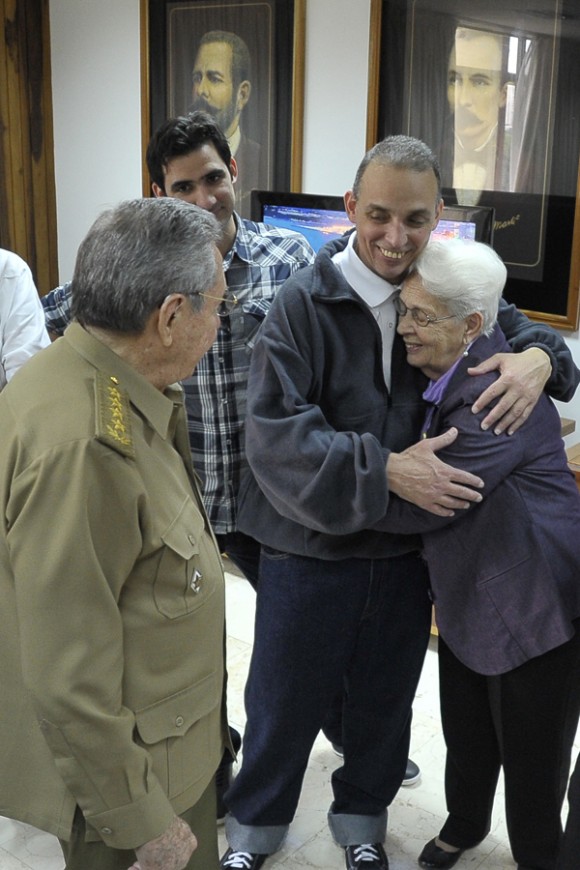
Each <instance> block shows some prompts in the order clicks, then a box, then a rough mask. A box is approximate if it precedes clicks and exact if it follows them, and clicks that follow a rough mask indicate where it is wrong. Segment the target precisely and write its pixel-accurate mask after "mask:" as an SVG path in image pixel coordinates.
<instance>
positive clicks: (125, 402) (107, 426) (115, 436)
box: [96, 371, 135, 459]
mask: <svg viewBox="0 0 580 870" xmlns="http://www.w3.org/2000/svg"><path fill="white" fill-rule="evenodd" d="M96 404H97V407H96V428H97V431H96V436H97V439H98V440H99V441H102V442H103V444H107V445H108V446H109V447H112V448H113V449H114V450H117V451H118V452H119V453H122V454H123V456H128V457H129V458H130V459H134V458H135V445H134V444H133V436H132V433H131V403H130V401H129V395H128V393H127V392H126V391H125V390H123V389H122V388H121V387H120V386H119V382H118V381H117V378H115V377H114V375H106V374H105V373H104V372H100V371H97V374H96Z"/></svg>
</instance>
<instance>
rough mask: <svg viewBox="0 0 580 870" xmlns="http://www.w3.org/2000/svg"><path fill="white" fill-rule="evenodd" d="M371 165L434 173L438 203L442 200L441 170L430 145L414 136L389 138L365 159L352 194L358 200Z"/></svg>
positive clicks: (380, 143)
mask: <svg viewBox="0 0 580 870" xmlns="http://www.w3.org/2000/svg"><path fill="white" fill-rule="evenodd" d="M370 163H381V164H383V165H385V166H396V167H397V168H398V169H410V170H411V171H412V172H429V171H431V172H433V174H434V176H435V179H436V181H437V202H439V200H440V199H441V169H440V168H439V161H438V160H437V158H436V157H435V155H434V153H433V152H432V151H431V149H430V148H429V146H428V145H426V144H425V143H424V142H422V141H421V140H420V139H415V138H413V136H387V138H386V139H383V140H382V141H381V142H378V143H377V144H376V145H375V146H374V147H373V148H371V149H370V151H367V153H366V154H365V156H364V157H363V159H362V161H361V163H360V166H359V168H358V169H357V172H356V176H355V179H354V184H353V186H352V192H353V194H354V198H355V199H358V196H359V192H360V185H361V181H362V177H363V175H364V173H365V170H366V168H367V166H368V165H369V164H370Z"/></svg>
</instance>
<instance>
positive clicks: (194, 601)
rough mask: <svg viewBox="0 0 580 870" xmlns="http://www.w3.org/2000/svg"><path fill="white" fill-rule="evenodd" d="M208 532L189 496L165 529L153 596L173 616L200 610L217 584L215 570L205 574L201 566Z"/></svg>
mask: <svg viewBox="0 0 580 870" xmlns="http://www.w3.org/2000/svg"><path fill="white" fill-rule="evenodd" d="M204 535H207V532H206V531H205V523H204V519H203V517H202V515H201V514H200V512H199V511H198V510H197V508H196V507H195V505H194V504H193V502H192V501H190V500H189V499H186V500H185V502H184V503H183V505H182V506H181V509H180V511H179V513H178V514H177V516H176V517H175V519H174V520H173V521H172V522H171V523H170V525H169V526H168V527H167V528H166V529H165V530H164V531H163V532H161V540H162V542H163V547H162V549H161V552H160V556H159V562H158V566H157V572H156V576H155V580H154V582H153V597H154V599H155V605H156V607H157V609H158V610H159V612H160V613H162V614H163V615H164V616H167V617H169V618H170V619H176V618H178V617H180V616H185V615H186V614H188V613H192V612H193V611H194V610H197V609H198V608H199V607H201V606H202V605H203V604H204V603H205V601H207V598H208V596H209V595H211V593H212V591H213V589H214V587H215V578H213V577H212V576H210V575H211V573H212V572H206V574H208V576H204V573H203V570H202V566H201V557H200V553H201V552H203V551H204V549H205V548H204V547H203V546H202V537H203V536H204Z"/></svg>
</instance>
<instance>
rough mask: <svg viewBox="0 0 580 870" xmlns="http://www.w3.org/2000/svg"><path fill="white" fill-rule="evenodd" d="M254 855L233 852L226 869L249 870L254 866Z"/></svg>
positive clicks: (225, 865)
mask: <svg viewBox="0 0 580 870" xmlns="http://www.w3.org/2000/svg"><path fill="white" fill-rule="evenodd" d="M252 861H253V855H252V853H251V852H232V854H231V855H230V856H229V858H228V860H227V861H226V863H225V864H224V867H231V868H232V870H234V868H238V870H249V868H250V867H251V866H252Z"/></svg>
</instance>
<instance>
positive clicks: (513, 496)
mask: <svg viewBox="0 0 580 870" xmlns="http://www.w3.org/2000/svg"><path fill="white" fill-rule="evenodd" d="M506 350H509V346H508V345H507V344H506V342H505V339H504V337H503V334H502V332H501V330H499V329H497V328H496V330H495V332H494V333H493V334H492V335H491V336H490V337H489V338H486V337H483V336H482V337H481V338H479V339H478V340H477V341H476V342H475V343H474V344H473V345H472V347H471V349H470V352H469V357H468V358H467V359H464V360H461V362H460V363H459V366H458V367H457V369H456V371H455V372H454V374H453V376H452V378H451V381H450V383H449V385H448V387H447V390H446V392H445V395H444V396H443V399H442V401H441V404H440V405H439V406H438V407H437V408H436V409H435V412H434V415H433V419H432V422H431V425H430V427H429V432H428V434H429V436H430V437H431V436H435V435H438V434H441V432H444V431H446V430H447V429H448V428H449V427H450V426H456V427H457V428H458V429H459V433H460V434H459V437H458V438H457V440H456V441H455V442H454V444H452V445H451V446H450V447H448V448H447V449H445V450H442V451H440V452H439V453H438V456H439V458H440V459H442V460H443V461H445V462H448V463H449V464H451V465H453V466H455V467H456V468H463V469H467V470H469V471H471V472H473V473H474V474H477V475H479V476H480V477H481V478H482V479H483V480H484V481H485V489H484V490H483V496H484V498H483V501H482V502H481V504H479V505H476V506H472V507H471V508H469V510H467V511H457V512H456V515H455V517H454V518H453V519H444V518H441V517H435V516H434V515H433V514H429V513H427V512H426V511H422V510H421V509H420V508H418V507H416V506H414V505H411V504H409V503H408V502H405V501H403V500H402V499H399V498H397V497H396V496H393V497H392V498H391V500H390V503H389V510H388V512H387V516H386V520H385V521H384V522H382V523H381V524H380V527H381V528H385V529H389V530H390V531H398V532H403V533H405V532H417V531H421V532H424V534H423V544H424V555H425V558H426V559H427V563H428V565H429V575H430V578H431V585H432V589H433V598H434V602H435V607H436V614H437V626H438V628H439V632H440V634H441V636H442V637H443V638H444V640H445V642H446V643H447V645H448V646H449V647H450V649H451V650H452V651H453V653H454V654H455V655H456V656H457V658H458V659H460V661H462V662H463V664H465V665H467V667H469V668H471V669H472V670H474V671H477V672H478V673H482V674H500V673H504V672H505V671H509V670H512V669H513V668H515V667H517V666H518V665H521V664H523V663H524V662H525V661H527V660H528V659H531V658H534V657H535V656H538V655H541V654H542V653H545V652H547V651H548V650H551V649H553V648H555V647H557V646H559V645H560V644H562V643H564V642H565V641H566V640H568V639H569V638H570V637H572V635H573V634H574V627H573V626H572V620H573V619H575V618H577V617H578V616H580V534H579V531H580V494H579V493H578V489H577V487H576V483H575V481H574V478H573V476H572V474H571V473H570V471H569V470H568V466H567V463H566V454H565V451H564V446H563V442H562V437H561V434H560V429H561V424H560V418H559V416H558V413H557V411H556V409H555V407H554V405H553V404H552V402H551V401H550V399H549V398H548V397H547V396H542V397H541V398H540V401H539V402H538V404H537V405H536V408H535V409H534V411H533V412H532V414H531V416H530V418H529V420H528V421H527V422H526V423H525V425H524V426H523V427H522V428H521V429H519V430H518V431H517V432H516V433H515V434H514V435H512V436H508V435H500V436H497V435H494V434H493V433H492V432H490V431H487V432H484V431H483V430H482V429H481V427H480V422H481V419H482V417H483V416H484V415H483V414H478V415H475V414H472V412H471V405H472V404H473V402H474V401H475V399H476V398H477V396H478V395H479V394H480V393H481V388H482V386H487V385H488V384H489V383H491V382H492V381H493V380H495V377H496V375H495V373H492V374H489V375H484V376H482V377H481V378H473V377H471V376H470V375H468V374H467V373H466V369H467V367H468V366H472V365H477V364H478V363H480V362H481V361H482V360H484V359H487V358H488V357H490V356H492V355H493V354H494V353H498V352H505V351H506Z"/></svg>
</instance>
